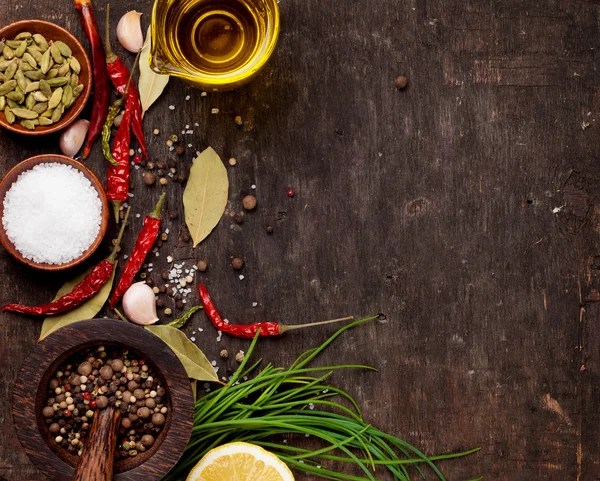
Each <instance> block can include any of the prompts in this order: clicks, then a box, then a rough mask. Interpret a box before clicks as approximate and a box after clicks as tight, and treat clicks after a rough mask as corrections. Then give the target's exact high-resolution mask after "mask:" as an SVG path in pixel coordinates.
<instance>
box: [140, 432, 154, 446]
mask: <svg viewBox="0 0 600 481" xmlns="http://www.w3.org/2000/svg"><path fill="white" fill-rule="evenodd" d="M141 442H142V446H144V447H145V448H149V447H150V446H152V445H153V444H154V437H153V436H152V435H151V434H144V435H143V436H142V439H141Z"/></svg>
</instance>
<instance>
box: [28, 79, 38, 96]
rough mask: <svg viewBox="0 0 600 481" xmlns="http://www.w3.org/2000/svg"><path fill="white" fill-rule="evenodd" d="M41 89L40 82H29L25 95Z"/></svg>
mask: <svg viewBox="0 0 600 481" xmlns="http://www.w3.org/2000/svg"><path fill="white" fill-rule="evenodd" d="M39 89H40V82H29V83H28V84H27V87H26V88H25V93H26V94H28V93H30V92H34V91H36V90H39Z"/></svg>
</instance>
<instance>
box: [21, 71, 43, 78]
mask: <svg viewBox="0 0 600 481" xmlns="http://www.w3.org/2000/svg"><path fill="white" fill-rule="evenodd" d="M25 77H27V78H28V79H29V80H42V79H43V78H44V74H43V73H42V71H41V70H31V71H30V72H25Z"/></svg>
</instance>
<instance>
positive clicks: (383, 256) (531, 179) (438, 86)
mask: <svg viewBox="0 0 600 481" xmlns="http://www.w3.org/2000/svg"><path fill="white" fill-rule="evenodd" d="M96 4H97V5H96V10H97V16H98V23H99V25H100V28H101V29H103V28H104V20H103V17H104V9H105V2H104V1H100V0H97V1H96ZM280 5H281V10H282V16H283V22H282V34H281V39H280V43H279V46H278V49H277V51H276V53H275V55H274V58H273V59H272V61H271V62H270V63H269V66H268V68H267V69H266V70H265V71H264V72H263V73H262V75H260V77H259V78H258V79H257V80H256V81H254V82H253V83H252V84H250V85H248V86H246V87H244V88H241V89H239V90H237V91H234V92H230V93H224V94H209V95H208V96H205V97H202V96H201V95H200V91H197V90H193V89H191V88H189V87H187V86H186V85H184V84H183V83H181V82H179V81H177V80H173V81H172V82H171V84H170V85H169V87H168V88H167V91H166V92H165V94H164V95H163V96H162V97H161V98H160V100H159V101H158V102H157V104H155V105H154V106H153V107H152V109H151V110H150V111H149V113H148V115H147V116H146V118H145V128H146V133H147V137H148V139H149V144H150V151H151V153H152V157H153V158H154V159H155V160H159V159H175V160H176V162H177V164H178V166H181V167H184V166H185V165H187V164H189V163H190V162H191V160H192V157H193V155H194V153H195V151H196V150H201V149H203V148H204V147H206V146H208V145H210V146H212V147H214V148H215V149H216V150H217V152H218V153H219V154H220V155H221V157H222V158H223V159H224V160H226V159H228V158H229V157H235V158H236V159H237V165H236V166H235V167H229V166H228V171H229V175H230V181H231V192H230V206H229V207H230V210H231V211H232V212H239V211H240V203H241V198H242V197H243V196H244V195H246V194H247V193H251V192H255V193H256V196H257V198H258V207H257V209H256V210H255V211H253V212H250V213H246V214H245V215H244V222H243V224H241V225H238V224H236V223H235V222H234V221H233V220H232V218H231V217H230V216H229V215H227V216H225V217H224V218H223V219H222V222H221V223H220V225H219V226H218V228H217V229H216V230H215V231H214V232H213V234H212V235H211V236H210V237H209V238H208V239H207V240H206V241H205V242H203V243H202V244H201V245H200V246H199V247H198V248H197V249H195V250H194V249H192V247H191V243H189V242H185V240H184V235H183V234H184V231H182V230H181V229H182V216H183V209H182V205H181V202H180V199H181V194H182V186H181V185H180V184H177V183H169V185H167V186H166V187H165V188H164V190H165V191H166V192H168V194H169V195H168V209H169V210H171V211H172V210H174V211H176V212H178V214H179V217H178V219H175V220H171V219H169V220H167V221H166V222H165V225H166V227H168V228H169V229H170V232H171V234H170V238H169V240H168V242H166V243H165V245H164V246H163V247H162V248H161V250H160V252H161V256H160V257H156V259H154V260H153V263H154V265H155V268H154V271H153V273H152V277H153V278H154V279H155V281H156V282H159V281H160V274H161V272H162V271H163V270H165V269H166V257H167V255H172V256H173V257H174V259H176V260H179V261H185V262H188V263H191V262H194V261H195V260H198V259H203V258H204V259H206V260H207V261H208V263H209V265H210V267H209V270H208V272H207V273H206V274H203V275H202V276H201V279H202V280H203V281H205V282H206V283H207V285H209V287H210V289H211V292H212V293H213V296H214V297H215V300H216V302H217V304H218V306H219V307H220V308H221V310H222V311H223V312H224V314H225V315H226V316H227V317H228V318H229V319H231V320H234V321H239V322H250V321H256V320H267V319H268V320H281V321H288V322H289V323H293V322H308V321H317V320H323V319H327V318H332V317H339V316H342V315H349V314H352V315H356V316H361V315H369V314H372V313H379V312H381V313H383V314H385V317H386V319H387V320H386V321H384V322H376V323H372V324H370V325H367V326H363V327H361V328H359V329H357V330H355V331H352V332H349V333H347V334H346V335H344V337H343V338H342V339H341V340H340V341H339V342H337V343H336V344H335V345H334V346H333V347H331V348H330V349H329V350H328V352H327V353H326V355H324V356H323V359H322V362H324V363H326V362H336V361H348V362H356V363H371V364H373V365H375V366H377V367H378V368H379V372H378V373H362V372H347V373H346V374H344V375H343V376H342V375H338V376H337V377H336V378H335V381H336V382H337V383H338V384H339V385H340V386H342V387H344V388H347V389H348V390H349V391H350V392H352V393H353V394H355V395H356V397H357V399H358V400H359V402H360V403H361V404H362V405H363V406H364V407H365V413H366V417H367V419H368V420H369V421H370V422H372V423H373V424H374V425H377V426H379V427H382V428H384V429H386V430H388V431H390V432H392V433H394V434H396V435H399V436H401V437H403V438H405V439H406V440H408V441H410V442H412V443H414V444H416V445H417V446H419V447H421V448H422V449H423V450H424V451H425V452H426V453H430V454H434V453H443V452H449V451H456V450H461V449H465V448H470V447H475V446H481V448H482V450H481V452H480V453H479V454H477V455H474V456H471V457H469V458H466V459H463V460H458V461H453V462H448V463H444V464H442V466H443V468H444V471H445V473H446V474H447V475H448V477H449V479H451V480H464V479H471V478H474V477H476V476H478V475H484V476H485V477H486V479H490V480H492V479H493V480H506V481H509V480H510V481H516V480H523V481H529V480H542V479H547V480H558V481H563V480H576V481H592V480H596V479H599V478H598V476H600V461H599V456H600V447H599V443H598V422H599V421H600V393H599V387H598V379H599V376H600V365H599V362H600V329H599V328H598V318H599V315H600V311H599V304H598V302H599V301H600V243H599V242H598V233H599V232H600V189H599V188H598V185H599V184H598V183H599V182H600V167H599V165H600V164H599V161H600V155H599V154H598V149H599V145H600V117H599V116H600V111H599V109H600V95H599V94H598V92H599V91H598V85H600V73H599V71H598V68H597V64H598V50H597V49H598V47H599V39H600V35H599V31H598V18H599V16H600V7H598V6H595V5H592V4H590V3H585V2H575V1H559V0H552V1H547V2H538V1H533V0H527V1H525V0H501V1H500V0H499V1H495V2H492V1H465V0H445V1H444V0H431V1H418V0H410V1H402V2H400V1H397V0H343V1H333V0H331V1H323V0H282V2H281V4H280ZM133 7H135V8H136V9H137V10H140V11H142V12H144V13H145V15H144V17H143V18H144V23H145V24H147V22H148V19H149V17H148V13H149V12H150V10H151V2H150V0H144V1H139V2H133V3H131V2H114V5H113V20H114V22H115V24H116V21H117V19H118V18H119V17H120V15H121V14H122V13H124V12H125V11H126V10H127V9H128V8H133ZM30 17H36V18H41V19H46V20H50V21H54V22H56V23H58V24H60V25H63V26H65V27H67V28H68V29H69V30H71V31H72V32H74V33H75V34H76V35H77V36H78V37H79V38H80V39H82V40H84V37H83V33H82V29H81V27H80V24H79V20H78V18H77V16H76V14H75V10H74V8H73V5H72V2H71V1H70V0H57V1H49V0H47V1H37V0H29V1H26V0H17V1H12V0H2V1H1V2H0V23H2V24H4V23H8V22H11V21H15V20H19V19H25V18H30ZM113 43H116V41H115V39H114V38H113ZM84 44H85V45H87V43H85V42H84ZM127 59H128V62H129V63H131V61H132V55H128V56H127ZM399 74H405V75H407V77H408V78H409V81H410V84H409V87H408V88H407V89H406V90H404V91H398V90H397V89H396V87H395V85H394V78H395V77H396V76H397V75H399ZM188 95H189V100H186V96H188ZM170 105H174V106H175V110H173V111H171V110H169V106H170ZM215 108H218V109H219V111H218V114H213V113H211V111H212V109H215ZM237 115H241V116H242V117H243V118H244V120H245V124H244V127H243V128H241V129H240V128H238V127H237V126H236V124H235V122H234V118H235V116H237ZM597 119H598V121H597V122H596V120H597ZM196 123H198V124H199V126H195V124H196ZM186 125H190V126H191V128H190V129H191V130H193V131H194V133H193V134H189V135H184V137H185V144H184V145H186V152H185V154H184V155H183V156H182V157H180V158H178V157H177V156H175V155H174V153H170V152H169V151H168V147H167V146H166V145H165V140H166V139H167V136H168V135H170V134H172V133H176V134H179V135H181V131H182V130H186V129H187V127H186ZM155 128H158V129H160V131H161V134H160V135H158V136H154V135H152V131H153V130H154V129H155ZM187 144H191V147H187ZM57 151H58V139H57V138H56V137H49V138H44V139H40V140H35V141H32V140H29V139H25V138H22V137H19V136H15V135H11V134H9V133H7V132H2V133H1V135H0V152H1V155H0V162H1V164H0V166H1V167H0V169H1V170H0V173H1V174H4V173H5V172H6V171H7V170H8V169H9V168H10V167H11V166H12V165H14V164H15V163H17V162H18V161H20V160H22V159H24V158H26V157H29V156H31V155H34V154H39V153H44V152H57ZM87 164H88V165H89V166H90V167H92V168H93V169H94V170H95V171H96V172H97V173H98V174H99V176H100V177H101V178H104V176H105V171H106V164H105V162H104V160H103V158H102V154H101V152H100V148H99V146H97V147H96V149H95V151H94V153H93V156H92V158H91V159H89V160H88V161H87ZM141 175H142V171H141V170H139V171H134V174H133V182H134V184H135V185H134V190H133V192H134V194H135V196H134V197H133V199H132V200H131V204H132V206H133V213H134V214H136V213H140V214H142V217H143V214H144V213H145V212H146V211H147V210H149V208H150V206H151V205H153V204H154V202H155V200H156V199H157V197H158V195H159V191H160V190H161V187H160V186H155V187H152V188H148V187H146V186H145V185H144V184H143V182H142V178H141ZM253 185H254V186H255V188H253V187H252V186H253ZM288 188H293V189H295V191H296V195H295V197H294V198H289V197H288V196H287V195H286V192H287V190H288ZM73 208H74V209H75V208H76V206H73ZM141 222H142V219H141V218H136V217H135V215H133V219H132V226H133V227H132V229H131V232H134V231H137V230H138V229H139V227H140V225H141ZM267 225H271V226H272V227H273V229H274V232H273V233H272V235H268V234H267V232H266V229H265V226H267ZM112 235H113V234H112V232H111V234H110V235H109V236H108V237H107V240H106V244H107V245H106V247H105V248H103V249H100V251H99V252H98V253H97V255H96V256H95V259H100V258H101V257H102V256H104V255H105V253H106V251H107V249H108V243H109V242H110V239H111V238H112ZM132 239H133V234H131V233H130V234H129V236H128V238H127V242H126V246H125V249H124V251H125V252H127V251H129V250H130V248H131V245H132V241H133V240H132ZM232 256H239V257H242V258H243V259H244V260H245V262H246V266H245V268H244V270H243V271H242V274H243V275H244V279H243V280H242V281H240V279H239V277H238V276H239V274H240V273H239V272H236V271H234V270H233V269H232V268H231V266H230V262H231V257H232ZM0 272H1V273H2V289H1V290H0V302H2V303H5V302H9V301H22V302H24V303H31V304H35V303H40V302H42V301H46V300H48V299H51V298H52V296H53V295H54V293H55V292H56V290H57V288H58V287H59V286H60V285H61V284H62V282H64V281H65V280H66V279H68V278H70V277H72V276H73V272H70V273H63V274H53V275H50V274H44V273H40V272H36V271H33V270H29V269H26V268H23V267H22V266H21V265H19V264H18V263H17V262H16V261H15V260H13V259H12V258H11V257H9V256H8V255H7V254H6V253H5V252H4V251H2V252H1V253H0ZM195 301H196V299H193V300H191V301H190V303H192V302H194V303H195ZM255 302H256V303H257V305H256V307H253V303H255ZM178 312H179V311H176V313H175V314H177V313H178ZM103 314H109V313H108V311H107V312H105V313H103ZM198 328H202V329H204V331H203V332H201V333H197V334H196V342H197V343H198V345H199V346H200V347H201V348H202V349H203V350H204V351H205V352H206V353H207V355H208V357H209V358H210V359H219V356H218V353H219V351H220V350H221V349H222V348H227V349H228V350H229V351H230V352H231V353H235V352H237V351H238V350H239V349H242V350H245V349H246V348H247V346H248V343H247V342H245V341H239V340H235V339H232V338H229V337H226V336H223V339H222V341H221V342H220V343H217V342H216V333H215V331H214V329H213V328H212V326H210V324H209V321H208V320H207V318H206V317H205V316H204V314H202V313H199V314H197V315H196V316H195V318H194V320H193V322H192V323H191V325H190V326H189V327H188V328H187V329H186V332H188V333H190V332H191V331H197V330H198ZM39 329H40V322H39V321H36V320H32V319H29V318H27V317H18V316H16V315H2V318H1V321H0V336H1V341H0V366H1V369H0V401H1V402H0V420H1V424H2V426H3V428H2V430H0V480H2V481H5V480H9V481H22V480H31V479H42V477H41V475H40V473H39V472H37V471H36V470H35V469H34V468H33V466H32V465H31V463H30V462H29V460H28V459H27V457H26V456H25V455H24V454H23V452H22V451H21V449H20V445H19V443H18V441H17V439H16V437H15V433H14V429H13V428H12V419H11V416H10V394H11V391H12V385H13V382H14V380H15V378H16V376H17V372H18V370H19V367H20V365H21V363H22V361H23V359H24V358H25V357H26V356H27V354H28V352H29V350H30V349H31V347H32V346H33V345H34V343H35V342H36V338H37V335H38V333H39ZM331 332H333V328H322V329H320V330H318V331H312V332H296V333H290V334H289V335H287V336H285V338H281V339H273V340H268V341H265V342H262V343H261V344H260V348H259V351H260V353H261V355H262V356H264V357H265V358H266V359H268V360H269V361H271V362H273V363H276V364H284V365H285V364H286V363H289V362H290V361H291V360H292V359H293V358H294V356H295V355H296V354H298V353H300V352H301V351H302V350H304V349H306V348H309V347H311V346H314V345H315V344H316V343H318V342H320V341H322V340H324V339H325V338H326V337H327V335H328V334H329V333H331ZM218 365H219V366H220V367H221V372H226V370H227V369H234V368H235V366H236V362H235V360H234V359H233V356H230V358H229V360H227V361H224V360H221V359H219V362H218ZM32 389H33V387H32ZM32 422H33V420H32ZM299 479H302V478H300V477H299ZM304 479H307V478H304Z"/></svg>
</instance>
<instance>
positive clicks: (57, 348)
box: [12, 319, 194, 481]
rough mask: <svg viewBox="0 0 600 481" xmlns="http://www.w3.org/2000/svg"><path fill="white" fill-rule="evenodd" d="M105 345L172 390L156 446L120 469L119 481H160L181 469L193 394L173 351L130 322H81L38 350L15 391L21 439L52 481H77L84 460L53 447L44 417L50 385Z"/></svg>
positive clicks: (15, 415) (120, 464) (118, 466)
mask: <svg viewBox="0 0 600 481" xmlns="http://www.w3.org/2000/svg"><path fill="white" fill-rule="evenodd" d="M101 345H104V346H107V348H109V347H110V346H113V347H122V348H126V349H129V350H131V351H133V352H135V353H137V354H140V355H141V356H142V357H143V358H144V359H145V360H146V361H147V362H148V363H149V364H150V365H151V367H152V368H153V369H154V370H155V372H156V373H157V374H158V376H159V377H160V378H161V381H162V382H163V383H164V385H165V386H166V389H167V399H168V403H169V408H170V409H169V413H168V415H167V422H166V424H165V427H164V429H163V430H162V432H161V434H160V435H159V436H158V437H157V439H156V441H155V444H154V446H153V447H152V448H151V449H149V450H148V451H146V452H144V453H140V454H138V456H136V457H135V458H130V459H128V460H124V461H120V462H118V463H116V464H115V473H116V474H115V478H114V479H115V481H140V480H144V481H152V480H159V479H161V478H162V477H163V476H164V475H165V474H166V473H168V472H169V470H170V469H171V468H172V467H173V466H174V465H175V464H176V463H177V461H178V460H179V458H180V457H181V455H182V454H183V451H184V450H185V447H186V446H187V443H188V441H189V439H190V436H191V433H192V426H193V416H194V404H193V398H192V390H191V387H190V382H189V379H188V377H187V374H186V372H185V369H184V368H183V366H182V365H181V363H180V362H179V359H177V356H176V355H175V354H174V353H173V351H172V350H171V349H170V348H169V347H168V346H167V345H166V344H165V343H164V342H163V341H162V340H161V339H160V338H158V337H157V336H155V335H154V334H152V333H151V332H149V331H147V330H146V329H144V328H141V327H139V326H134V325H133V324H129V323H127V322H125V321H117V320H113V319H93V320H88V321H80V322H77V323H74V324H71V325H69V326H66V327H63V328H62V329H59V330H58V331H56V332H54V333H53V334H51V335H50V336H48V337H47V338H45V339H44V340H42V341H41V342H40V343H38V344H37V345H36V346H35V347H34V349H33V351H32V352H31V354H30V355H29V356H28V357H27V359H26V360H25V362H24V364H23V366H22V367H21V370H20V372H19V376H18V378H17V381H16V383H15V387H14V390H13V397H12V400H13V402H12V414H13V422H14V425H15V429H16V431H17V436H18V438H19V440H20V442H21V445H22V446H23V449H24V450H25V452H26V453H27V455H28V456H29V458H30V459H31V461H32V462H33V463H34V464H35V465H36V467H37V468H38V469H40V470H42V471H43V472H44V473H46V474H47V476H48V477H49V478H50V479H52V480H55V481H66V480H70V479H71V478H72V476H73V473H74V467H75V465H76V463H77V461H78V457H77V456H74V455H71V454H69V453H68V452H67V451H66V450H63V449H61V448H59V447H58V446H57V445H56V444H55V443H54V442H53V441H52V439H51V435H50V433H49V431H48V428H47V425H46V423H45V421H44V419H43V416H42V414H41V412H42V409H43V407H44V406H45V399H46V395H47V394H46V390H47V386H48V382H49V381H50V379H51V377H52V375H53V374H54V373H55V372H56V369H57V368H58V366H59V365H60V364H61V363H63V362H64V361H66V360H67V359H68V358H69V357H70V356H71V355H73V354H74V353H76V352H78V351H80V350H83V349H87V348H90V347H94V346H101ZM32 386H37V389H32Z"/></svg>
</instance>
